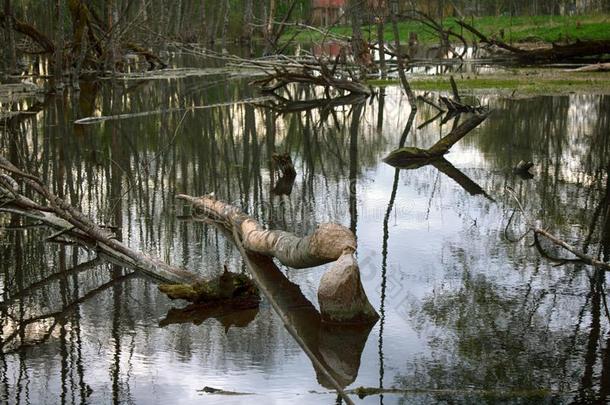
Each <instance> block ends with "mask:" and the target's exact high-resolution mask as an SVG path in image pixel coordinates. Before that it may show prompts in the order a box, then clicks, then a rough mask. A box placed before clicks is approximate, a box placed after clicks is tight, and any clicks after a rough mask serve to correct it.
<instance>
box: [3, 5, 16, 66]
mask: <svg viewBox="0 0 610 405" xmlns="http://www.w3.org/2000/svg"><path fill="white" fill-rule="evenodd" d="M4 16H5V17H4V18H5V19H6V24H5V25H4V27H5V33H6V39H7V40H8V49H7V52H8V55H7V56H8V66H7V68H8V69H7V70H8V72H10V73H15V72H16V71H17V50H16V48H15V32H14V31H13V24H14V21H13V12H12V9H11V0H4Z"/></svg>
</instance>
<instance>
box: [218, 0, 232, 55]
mask: <svg viewBox="0 0 610 405" xmlns="http://www.w3.org/2000/svg"><path fill="white" fill-rule="evenodd" d="M224 4H225V6H224V18H223V23H222V33H221V35H220V40H221V43H222V53H229V51H228V50H227V31H228V29H229V10H230V4H229V0H225V2H224Z"/></svg>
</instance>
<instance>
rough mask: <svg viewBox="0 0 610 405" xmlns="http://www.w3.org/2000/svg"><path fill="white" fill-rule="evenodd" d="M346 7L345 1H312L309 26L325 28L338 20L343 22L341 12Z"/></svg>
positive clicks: (343, 18) (343, 17)
mask: <svg viewBox="0 0 610 405" xmlns="http://www.w3.org/2000/svg"><path fill="white" fill-rule="evenodd" d="M346 5H347V1H346V0H313V4H312V13H311V24H312V25H321V26H327V25H331V24H334V23H335V22H337V20H338V19H341V22H342V23H343V22H345V16H344V15H343V11H344V10H345V8H346Z"/></svg>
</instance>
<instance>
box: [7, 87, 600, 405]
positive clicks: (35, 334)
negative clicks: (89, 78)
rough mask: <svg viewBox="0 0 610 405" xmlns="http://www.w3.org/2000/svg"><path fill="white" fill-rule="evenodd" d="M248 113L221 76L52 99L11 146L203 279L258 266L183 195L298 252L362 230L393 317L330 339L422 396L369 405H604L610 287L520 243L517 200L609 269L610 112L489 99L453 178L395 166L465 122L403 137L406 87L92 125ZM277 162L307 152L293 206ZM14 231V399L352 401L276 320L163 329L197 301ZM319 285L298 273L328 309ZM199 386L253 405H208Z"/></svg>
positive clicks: (98, 212) (42, 233)
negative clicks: (248, 221) (370, 95)
mask: <svg viewBox="0 0 610 405" xmlns="http://www.w3.org/2000/svg"><path fill="white" fill-rule="evenodd" d="M293 91H295V92H298V93H294V94H298V96H299V97H300V98H304V97H309V98H313V97H314V96H315V94H311V92H310V91H309V90H305V89H293ZM253 97H258V95H257V94H256V93H255V92H254V91H253V90H252V89H251V88H250V87H249V86H248V85H247V83H246V82H244V81H240V80H227V78H226V77H224V76H222V75H210V76H204V77H201V76H200V77H190V78H184V79H164V80H152V81H145V80H142V81H136V82H134V81H126V82H121V81H118V82H115V83H111V82H110V81H105V82H102V83H97V84H83V85H82V91H81V93H80V95H70V96H66V97H64V98H61V97H59V98H46V99H43V100H39V103H41V104H42V105H41V106H40V112H38V113H36V114H30V115H27V116H19V117H17V118H14V119H12V120H10V121H9V122H5V124H4V125H3V126H2V127H1V130H2V132H1V134H2V135H1V137H0V147H1V149H2V153H3V154H5V156H8V157H9V158H10V159H11V160H12V161H14V162H20V164H21V165H22V166H23V167H27V168H28V170H30V171H33V172H36V173H39V174H40V175H41V176H42V177H43V178H45V179H46V181H47V182H48V184H50V185H51V188H52V189H53V190H54V192H55V193H57V194H59V195H63V196H65V198H66V199H68V200H70V201H71V202H72V204H74V205H78V206H79V207H81V208H82V209H83V210H84V211H85V212H86V213H88V214H89V215H91V216H93V217H95V218H96V219H98V220H99V221H100V222H101V221H103V222H105V223H110V224H112V225H114V226H117V227H119V228H120V229H121V237H122V238H123V240H125V241H126V242H128V244H129V245H130V246H131V247H133V248H136V249H141V250H145V251H147V252H150V253H153V254H156V255H158V256H160V257H161V258H163V259H164V260H167V261H171V262H172V263H176V264H180V265H183V266H184V267H186V268H188V269H190V270H192V271H195V272H199V273H201V274H203V275H206V276H213V275H217V274H219V273H220V272H221V271H222V269H223V266H225V265H226V266H227V267H228V268H229V269H232V270H234V271H245V269H244V267H243V264H242V262H241V260H240V256H239V254H238V252H237V251H236V250H235V248H234V247H233V246H232V245H231V244H230V243H229V242H228V241H227V240H226V239H225V238H224V236H223V235H222V234H221V233H218V232H217V231H216V230H215V229H214V228H209V227H206V226H205V225H203V224H201V223H192V222H189V221H185V220H182V219H181V218H180V216H181V215H184V214H188V211H185V210H184V208H183V207H182V205H181V204H180V203H178V202H176V201H175V200H174V198H173V196H174V195H175V194H177V193H187V194H192V195H201V194H204V193H209V192H212V191H214V192H215V193H216V195H217V196H218V197H219V198H222V199H225V200H228V201H231V202H233V203H234V204H236V205H238V206H240V207H242V208H243V209H244V210H246V211H247V212H248V213H250V214H252V215H253V216H254V217H256V218H257V219H259V220H260V221H261V222H263V223H264V224H265V225H267V226H269V227H273V228H281V229H287V230H292V231H295V232H297V233H301V234H304V233H307V232H309V231H311V230H312V229H313V228H314V227H315V226H316V225H317V224H319V223H321V222H326V221H335V222H338V223H341V224H344V225H346V226H349V227H351V228H352V229H353V230H354V231H355V232H356V234H357V237H358V244H359V245H358V258H359V262H360V263H361V272H362V280H363V284H364V287H365V289H366V292H367V294H368V296H369V299H370V300H371V302H372V304H373V305H374V306H375V307H376V308H377V310H378V311H379V313H380V314H381V319H380V321H379V322H377V324H376V325H375V326H374V327H373V328H372V329H371V330H370V333H369V332H368V331H366V333H360V335H358V336H351V337H349V338H346V337H345V336H347V335H345V334H344V335H341V333H344V332H341V333H339V332H337V331H336V330H332V329H331V330H323V329H320V330H319V332H314V334H315V333H319V339H317V340H319V342H318V344H320V351H321V352H322V353H323V355H324V356H325V358H326V359H327V360H328V361H329V363H330V364H334V365H335V366H336V369H335V370H334V371H335V373H336V374H337V375H339V376H340V380H341V381H342V382H343V383H344V384H345V385H346V389H350V388H356V387H359V386H364V387H383V388H397V389H400V390H403V391H404V392H402V393H386V394H383V395H371V396H368V397H367V398H366V399H365V400H363V401H362V402H364V403H386V404H389V403H431V402H433V403H434V402H438V403H445V402H446V403H454V402H455V401H461V402H466V403H484V402H489V403H497V402H506V403H529V402H545V403H571V402H594V401H602V402H603V401H608V400H609V399H610V324H609V317H608V306H607V303H606V297H607V293H606V290H605V288H606V282H607V279H608V278H607V276H606V275H605V274H604V273H603V272H600V271H595V270H594V269H593V268H591V267H588V266H583V265H580V264H574V263H568V264H566V265H563V266H556V265H557V263H556V262H553V261H551V260H549V259H547V258H543V257H542V256H541V254H540V253H539V252H538V251H537V250H536V249H535V248H534V247H532V246H531V242H532V240H531V238H529V237H526V238H525V239H523V240H521V241H518V242H514V241H511V240H509V239H517V238H518V237H519V236H520V233H521V232H522V231H523V230H524V223H523V219H522V218H521V217H520V216H519V215H516V216H515V217H514V218H513V220H512V221H511V222H510V223H509V218H510V216H511V214H512V213H513V210H514V207H515V204H514V202H513V201H512V200H511V199H510V197H509V196H508V194H507V193H506V191H505V187H507V186H510V187H512V188H513V189H515V191H516V193H517V194H518V195H519V197H520V198H521V200H522V201H523V203H524V205H525V208H526V210H527V212H528V213H529V214H530V215H531V216H532V217H534V218H536V219H539V220H540V221H542V223H543V224H544V225H545V226H547V227H548V228H549V229H550V230H551V231H552V232H555V233H556V234H558V235H560V236H561V237H562V238H564V239H565V240H567V241H568V242H569V243H572V244H574V245H576V246H578V247H579V249H582V250H584V251H587V252H588V253H589V254H591V255H594V256H599V257H601V258H603V259H604V260H606V261H608V260H610V212H609V208H608V207H609V204H610V179H609V177H608V169H609V165H610V96H604V95H576V94H573V95H565V96H545V97H532V98H524V99H507V98H500V97H490V96H486V97H485V98H484V99H482V100H481V101H482V102H483V103H484V104H489V105H490V107H491V108H492V109H493V110H494V112H493V114H492V115H491V116H490V117H489V118H488V119H487V121H485V122H484V123H483V124H482V125H481V126H480V127H479V128H478V129H476V130H475V131H474V132H472V133H471V134H470V135H468V136H467V137H466V138H465V139H463V140H462V141H460V142H459V143H458V144H457V145H456V146H455V147H454V148H453V149H452V150H451V153H450V154H449V155H447V161H448V162H447V163H446V164H445V165H443V166H442V170H439V168H437V167H433V166H424V167H421V168H418V169H413V170H408V169H402V170H400V169H395V168H394V167H391V166H389V165H388V164H386V163H384V162H383V161H382V159H383V158H384V157H385V156H387V154H388V153H389V152H390V151H392V150H393V149H396V148H397V147H398V146H399V145H401V144H404V145H407V146H418V147H428V146H430V145H432V144H433V143H434V142H435V141H436V140H438V139H439V138H440V137H441V136H442V135H443V134H446V133H447V132H448V131H449V130H450V129H451V127H452V125H453V120H450V121H448V122H447V123H445V124H443V125H441V122H440V119H439V120H435V121H433V122H431V123H428V124H426V125H424V124H425V123H426V122H427V121H428V120H429V119H430V118H432V117H433V116H434V115H435V114H436V111H434V110H433V109H430V108H429V107H428V106H427V105H421V106H420V108H419V110H418V112H417V114H416V115H415V116H414V120H413V122H412V123H411V125H410V126H408V121H409V117H410V112H411V110H410V108H409V105H408V103H407V100H406V98H405V97H403V96H402V94H401V91H400V88H398V87H387V88H385V89H384V90H382V91H381V92H380V93H379V94H378V95H377V96H376V97H375V98H374V99H372V100H367V102H366V103H363V104H356V105H345V106H340V107H336V108H332V109H311V110H306V111H299V112H292V113H286V114H282V113H279V112H277V111H274V110H272V109H269V108H265V107H264V106H263V105H260V104H266V103H267V102H266V101H261V102H260V104H256V105H253V104H236V105H223V106H220V107H216V108H209V109H200V110H194V111H190V112H186V113H185V112H182V111H175V112H172V113H159V114H151V115H145V116H139V117H133V118H129V119H120V120H108V121H104V122H101V123H97V124H92V125H74V121H75V120H76V119H79V118H84V117H89V116H96V115H114V114H121V113H125V112H146V111H154V110H163V109H168V108H169V109H171V108H175V109H178V108H182V107H192V106H203V105H210V104H214V103H226V102H232V101H238V100H244V99H249V98H253ZM32 106H34V107H36V108H38V107H37V104H34V103H32V102H31V101H30V103H29V104H28V105H24V106H23V107H24V108H27V107H30V108H31V107H32ZM462 119H463V117H462ZM405 127H407V130H406V131H405ZM272 153H289V154H290V155H291V156H292V158H293V160H294V162H295V166H296V169H297V173H298V175H297V178H296V181H295V183H294V185H293V187H292V189H291V190H290V189H289V187H288V189H286V188H282V187H278V174H277V173H275V172H274V169H273V167H272V165H271V159H270V157H271V155H272ZM522 159H523V160H531V161H533V162H535V168H534V177H533V178H532V179H522V178H521V177H519V176H518V175H516V174H514V173H513V170H512V167H514V166H515V165H516V164H517V162H519V161H520V160H522ZM288 191H290V193H289V194H288V195H286V194H281V193H282V192H283V193H287V192H288ZM278 194H281V195H278ZM0 224H1V225H2V226H3V228H2V229H1V230H0V235H1V236H0V285H1V287H2V299H3V301H4V302H3V303H2V304H1V307H0V309H1V310H2V317H1V319H2V325H1V326H2V332H3V333H2V347H3V351H4V353H3V354H2V355H1V358H0V396H1V398H2V400H3V401H8V402H11V403H31V404H38V403H58V402H62V403H111V402H115V403H184V404H188V403H201V402H205V403H216V402H217V403H223V404H224V403H240V402H246V401H248V402H249V401H260V402H264V403H286V402H291V403H335V401H336V399H337V398H336V394H335V393H333V391H332V390H331V389H329V387H330V386H329V385H328V384H327V383H326V382H325V381H324V378H323V377H320V376H319V375H318V374H317V373H316V371H315V369H314V367H313V366H312V363H311V362H310V360H309V359H308V357H307V356H306V355H305V354H304V353H303V351H302V350H301V348H300V347H299V345H298V344H297V343H296V342H295V341H294V339H293V338H292V337H291V335H290V334H289V333H288V331H287V330H286V329H285V328H284V326H283V324H282V322H281V320H280V319H279V318H278V316H277V315H276V314H275V312H274V311H273V309H272V308H271V306H270V305H269V303H268V302H266V301H263V302H262V304H261V306H260V309H259V310H258V311H248V312H245V313H243V314H239V315H237V316H233V317H219V318H218V319H216V318H214V319H207V320H204V321H203V322H202V323H200V324H193V323H191V322H185V323H177V324H176V323H175V324H166V322H164V321H163V320H164V319H165V318H166V314H167V312H168V310H169V309H171V308H172V307H181V306H183V304H181V303H179V302H171V301H170V300H168V299H167V298H166V297H165V296H163V295H162V294H160V293H159V292H158V291H157V288H156V285H155V284H154V283H153V282H151V281H150V280H147V279H144V278H139V277H133V276H130V275H129V271H128V270H126V269H122V268H120V267H117V266H115V265H111V264H108V263H105V262H103V261H101V260H98V259H96V257H95V253H94V252H87V251H84V250H82V249H80V248H77V247H74V246H70V245H58V244H55V243H48V242H45V238H47V237H48V236H49V235H50V234H51V232H50V231H49V230H47V229H44V228H41V227H37V226H36V224H35V223H33V222H31V221H22V220H20V219H19V218H17V217H12V216H10V215H8V214H0ZM23 225H28V227H27V228H26V229H15V228H17V227H21V226H23ZM550 252H551V253H554V254H555V253H556V252H553V251H552V249H551V250H550ZM557 254H558V255H562V256H565V254H563V253H561V252H559V253H557ZM325 269H326V266H322V267H319V268H314V269H308V270H294V269H287V268H283V269H282V270H283V272H284V274H285V276H286V277H287V278H288V279H289V280H290V281H291V282H293V283H295V284H297V285H298V286H299V287H300V291H301V292H302V294H303V295H304V296H305V297H306V298H307V299H308V300H309V301H310V302H311V303H313V305H317V300H316V291H317V286H318V283H319V280H320V277H321V276H322V274H323V273H324V271H325ZM58 272H59V273H60V274H59V275H55V274H56V273H58ZM160 324H161V325H163V326H160ZM354 334H356V332H354ZM348 335H349V333H348ZM342 336H343V337H342ZM317 340H316V341H317ZM352 340H353V341H352ZM346 346H347V347H348V348H349V350H346ZM204 386H210V387H215V388H220V389H224V390H229V391H239V392H243V393H252V394H253V395H254V396H218V395H211V394H205V393H202V392H200V391H199V390H201V389H202V388H203V387H204ZM353 398H354V399H355V400H356V401H358V402H359V401H360V400H359V399H358V398H357V397H355V396H354V397H353Z"/></svg>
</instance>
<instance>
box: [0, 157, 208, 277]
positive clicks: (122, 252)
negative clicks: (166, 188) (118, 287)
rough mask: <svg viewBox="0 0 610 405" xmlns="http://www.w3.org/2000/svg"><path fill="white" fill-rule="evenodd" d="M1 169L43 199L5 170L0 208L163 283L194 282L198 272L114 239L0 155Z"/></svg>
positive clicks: (0, 181) (0, 180) (2, 177)
mask: <svg viewBox="0 0 610 405" xmlns="http://www.w3.org/2000/svg"><path fill="white" fill-rule="evenodd" d="M0 169H2V170H4V171H7V172H9V173H11V175H13V176H14V177H15V178H18V179H19V180H20V181H21V182H22V183H23V184H24V185H26V186H28V188H30V189H31V190H32V191H34V192H35V193H36V194H38V195H39V196H40V197H42V199H44V200H45V203H48V205H42V204H44V203H41V204H39V203H37V202H35V201H33V200H31V199H29V198H28V197H25V196H24V195H23V194H21V193H20V191H19V182H17V181H16V180H14V179H13V178H12V177H11V176H8V175H6V174H2V175H0V211H4V212H11V213H15V214H19V215H22V216H25V217H29V218H34V219H36V220H39V221H41V222H44V223H45V224H47V225H49V226H51V227H53V228H56V229H58V230H59V231H60V234H61V235H63V236H67V237H70V238H74V239H76V240H77V241H78V242H79V243H81V244H83V245H85V246H87V247H89V248H91V249H94V250H97V251H98V252H100V253H102V254H105V255H106V256H107V257H109V258H111V259H114V260H116V261H119V262H120V263H121V264H122V265H126V266H128V267H132V268H134V269H137V270H140V271H141V272H143V273H144V274H146V275H148V276H151V277H153V278H155V279H158V280H161V281H164V282H166V283H195V282H197V281H200V280H201V277H199V276H198V275H196V274H194V273H191V272H188V271H186V270H184V269H182V268H179V267H175V266H171V265H168V264H166V263H164V262H162V261H161V260H159V259H157V258H154V257H151V256H148V255H145V254H143V253H141V252H137V251H134V250H133V249H130V248H129V247H128V246H126V245H125V244H124V243H122V242H120V241H119V240H117V239H116V237H115V235H113V234H112V233H111V232H109V231H108V230H107V229H104V228H102V227H100V226H99V225H97V224H96V223H94V222H93V221H91V220H90V219H89V218H87V217H86V216H85V215H84V214H83V213H82V212H80V211H79V210H77V209H76V208H74V207H72V206H70V205H69V204H68V203H67V202H66V201H64V200H63V199H61V198H59V197H57V196H56V195H54V194H52V193H51V192H50V191H49V190H48V189H47V188H46V187H45V185H44V184H43V183H42V182H41V181H40V180H39V179H38V178H36V177H35V176H32V175H30V174H28V173H25V172H22V171H21V170H19V169H18V168H17V167H15V166H14V165H13V164H12V163H11V162H9V161H8V160H6V159H5V158H4V157H2V156H0Z"/></svg>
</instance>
